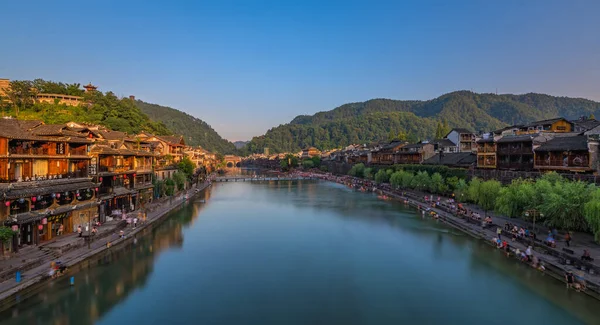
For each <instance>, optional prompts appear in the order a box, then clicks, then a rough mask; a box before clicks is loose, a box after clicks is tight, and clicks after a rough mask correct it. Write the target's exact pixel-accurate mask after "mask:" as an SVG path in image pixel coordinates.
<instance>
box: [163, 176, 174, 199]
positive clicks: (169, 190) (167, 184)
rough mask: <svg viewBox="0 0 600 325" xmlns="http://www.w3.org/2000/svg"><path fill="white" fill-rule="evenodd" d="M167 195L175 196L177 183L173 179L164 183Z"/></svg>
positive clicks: (168, 179)
mask: <svg viewBox="0 0 600 325" xmlns="http://www.w3.org/2000/svg"><path fill="white" fill-rule="evenodd" d="M164 187H165V194H166V195H168V196H172V195H173V194H175V181H174V180H173V179H171V178H167V179H166V180H165V182H164Z"/></svg>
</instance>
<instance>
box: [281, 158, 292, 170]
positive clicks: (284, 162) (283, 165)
mask: <svg viewBox="0 0 600 325" xmlns="http://www.w3.org/2000/svg"><path fill="white" fill-rule="evenodd" d="M279 167H281V169H283V170H288V169H289V167H290V166H289V165H288V161H287V159H281V160H280V161H279Z"/></svg>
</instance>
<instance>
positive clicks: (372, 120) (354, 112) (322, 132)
mask: <svg viewBox="0 0 600 325" xmlns="http://www.w3.org/2000/svg"><path fill="white" fill-rule="evenodd" d="M590 114H594V115H597V114H600V103H598V102H595V101H592V100H588V99H583V98H569V97H556V96H550V95H545V94H536V93H528V94H523V95H512V94H503V95H496V94H478V93H474V92H470V91H456V92H452V93H448V94H444V95H442V96H440V97H437V98H435V99H431V100H425V101H419V100H392V99H372V100H368V101H365V102H358V103H349V104H344V105H342V106H339V107H337V108H335V109H333V110H330V111H325V112H319V113H316V114H314V115H300V116H297V117H296V118H294V119H293V120H292V121H291V122H290V123H288V124H283V125H280V126H278V127H275V128H272V129H270V130H269V131H267V133H266V134H265V135H262V136H259V137H254V138H253V139H252V140H251V141H250V143H249V144H248V145H247V147H246V150H248V151H249V152H256V153H258V152H261V151H262V150H263V148H264V147H269V148H270V150H271V151H272V152H284V151H290V152H296V151H298V150H300V149H301V148H304V147H308V146H315V147H317V148H319V149H332V148H336V147H340V146H345V145H348V144H351V143H368V142H374V141H381V140H385V139H386V138H387V136H388V135H389V134H398V133H399V132H405V133H407V134H410V135H412V137H413V138H416V139H428V138H429V139H430V138H432V137H433V136H434V134H435V130H436V126H437V124H438V123H440V122H442V121H446V122H447V123H448V125H449V126H450V127H461V128H467V129H470V130H472V131H491V130H495V129H498V128H501V127H504V126H507V125H509V124H522V123H527V122H531V121H535V120H543V119H549V118H553V117H557V116H562V117H565V118H568V119H577V118H579V117H581V116H589V115H590ZM599 116H600V115H599Z"/></svg>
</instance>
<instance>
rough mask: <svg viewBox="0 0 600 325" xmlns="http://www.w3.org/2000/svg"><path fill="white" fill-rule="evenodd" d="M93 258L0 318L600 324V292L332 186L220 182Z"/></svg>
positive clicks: (275, 324) (277, 324) (267, 324)
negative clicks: (575, 286) (572, 286)
mask: <svg viewBox="0 0 600 325" xmlns="http://www.w3.org/2000/svg"><path fill="white" fill-rule="evenodd" d="M202 199H203V200H204V201H202ZM99 263H100V265H96V266H94V267H90V268H84V269H82V270H78V271H75V270H72V272H73V273H72V275H74V277H75V285H74V286H70V285H69V283H68V281H69V280H68V278H67V277H63V278H60V279H58V280H55V281H53V282H48V283H47V284H44V285H42V286H41V287H40V289H39V292H37V293H36V294H35V295H33V296H30V297H21V302H20V303H19V304H18V305H17V306H15V307H13V308H12V309H11V310H8V311H5V312H3V313H2V314H0V323H1V324H3V325H5V324H63V325H64V324H93V323H96V324H126V323H131V324H232V325H234V324H235V325H240V324H260V325H271V324H272V325H282V324H303V325H304V324H327V325H330V324H344V325H352V324H485V325H491V324H499V325H506V324H528V325H531V324H546V325H550V324H600V314H599V313H597V311H598V308H599V307H600V303H599V302H598V301H596V300H594V299H592V298H588V297H586V296H585V295H583V294H581V293H576V292H574V291H572V290H567V289H566V288H565V286H564V284H561V283H560V282H558V281H556V280H554V279H552V278H551V277H549V276H544V275H543V274H541V273H540V272H537V271H535V270H532V269H530V268H529V267H527V266H525V265H522V264H519V263H517V262H515V261H514V260H509V259H507V258H506V257H504V256H503V255H502V254H501V253H500V252H499V251H497V250H495V249H493V248H491V247H490V246H488V245H486V244H484V243H482V242H481V241H476V240H474V239H472V238H470V237H467V236H466V235H463V234H461V233H459V232H457V231H455V230H452V229H451V228H448V227H446V226H444V225H442V224H439V223H437V222H436V221H433V220H423V219H421V217H420V216H418V215H417V214H416V213H415V211H414V210H413V209H410V208H407V207H405V206H404V205H403V204H400V203H391V202H384V201H381V200H378V199H377V197H376V196H374V195H371V194H364V193H359V192H354V191H352V190H350V189H347V188H346V187H344V186H342V185H338V184H333V183H328V182H317V181H300V182H271V183H252V184H251V183H216V184H214V186H213V187H212V188H210V189H209V190H207V191H205V192H204V193H203V194H201V196H200V198H197V199H196V200H195V201H193V202H190V203H189V204H186V205H184V206H183V207H181V208H180V209H178V210H176V211H174V212H172V214H171V216H170V217H169V219H167V221H165V222H164V223H163V224H162V225H160V226H159V227H157V228H155V229H153V230H152V231H148V234H147V235H145V236H140V237H139V238H137V239H136V243H135V244H132V245H130V246H129V247H127V248H126V249H123V250H121V251H115V252H113V253H111V254H110V255H108V254H107V255H106V256H104V257H103V258H102V259H101V260H100V261H99Z"/></svg>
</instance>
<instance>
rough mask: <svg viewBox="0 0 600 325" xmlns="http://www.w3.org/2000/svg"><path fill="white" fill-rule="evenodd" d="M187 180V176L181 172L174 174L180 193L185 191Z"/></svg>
mask: <svg viewBox="0 0 600 325" xmlns="http://www.w3.org/2000/svg"><path fill="white" fill-rule="evenodd" d="M185 180H186V176H185V174H184V173H182V172H180V171H177V172H175V173H173V181H174V182H175V185H177V190H178V191H183V190H184V189H185Z"/></svg>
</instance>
